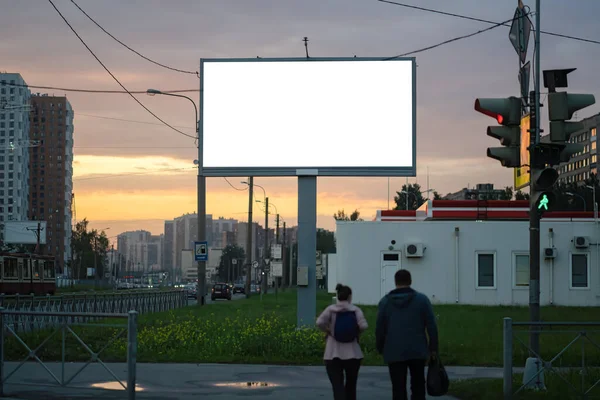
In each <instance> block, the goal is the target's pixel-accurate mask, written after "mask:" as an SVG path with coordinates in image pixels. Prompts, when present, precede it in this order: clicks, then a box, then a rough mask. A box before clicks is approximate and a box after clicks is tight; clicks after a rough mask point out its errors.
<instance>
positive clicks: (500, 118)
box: [496, 114, 504, 124]
mask: <svg viewBox="0 0 600 400" xmlns="http://www.w3.org/2000/svg"><path fill="white" fill-rule="evenodd" d="M496 120H497V121H498V123H499V124H502V121H504V117H503V116H502V115H500V114H498V115H496Z"/></svg>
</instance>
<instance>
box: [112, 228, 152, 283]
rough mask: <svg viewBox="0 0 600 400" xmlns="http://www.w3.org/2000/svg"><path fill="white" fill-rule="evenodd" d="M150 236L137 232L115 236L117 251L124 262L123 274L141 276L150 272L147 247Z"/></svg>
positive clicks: (146, 233) (145, 232) (144, 232)
mask: <svg viewBox="0 0 600 400" xmlns="http://www.w3.org/2000/svg"><path fill="white" fill-rule="evenodd" d="M151 237H152V234H151V233H150V232H148V231H144V230H138V231H130V232H123V233H121V234H119V235H118V236H117V249H118V250H119V253H120V254H121V255H122V256H123V258H124V260H125V265H124V266H122V271H123V273H127V274H136V275H140V276H141V275H142V274H143V273H144V272H148V271H149V270H150V264H149V258H148V246H149V244H150V242H151Z"/></svg>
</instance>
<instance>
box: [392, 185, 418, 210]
mask: <svg viewBox="0 0 600 400" xmlns="http://www.w3.org/2000/svg"><path fill="white" fill-rule="evenodd" d="M407 193H408V194H407ZM396 194H397V196H394V202H396V208H395V209H396V210H406V209H408V210H416V209H417V208H419V207H421V205H422V204H423V203H424V202H425V199H424V198H423V194H422V193H421V185H419V184H418V183H409V184H408V186H407V185H402V190H401V191H399V192H396ZM407 196H408V207H407V202H406V201H407Z"/></svg>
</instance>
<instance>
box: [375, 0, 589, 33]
mask: <svg viewBox="0 0 600 400" xmlns="http://www.w3.org/2000/svg"><path fill="white" fill-rule="evenodd" d="M377 1H378V2H380V3H387V4H391V5H395V6H399V7H405V8H411V9H414V10H419V11H427V12H431V13H434V14H440V15H446V16H449V17H455V18H460V19H466V20H470V21H476V22H483V23H486V24H491V25H497V24H500V25H502V26H507V27H510V25H508V22H510V21H512V20H509V21H507V22H500V23H499V22H495V21H490V20H487V19H483V18H477V17H471V16H468V15H463V14H456V13H451V12H447V11H441V10H436V9H433V8H426V7H420V6H415V5H412V4H406V3H400V2H397V1H391V0H377ZM540 33H541V34H544V35H549V36H555V37H560V38H564V39H571V40H577V41H580V42H586V43H593V44H600V41H598V40H593V39H588V38H582V37H580V36H573V35H565V34H562V33H556V32H549V31H540Z"/></svg>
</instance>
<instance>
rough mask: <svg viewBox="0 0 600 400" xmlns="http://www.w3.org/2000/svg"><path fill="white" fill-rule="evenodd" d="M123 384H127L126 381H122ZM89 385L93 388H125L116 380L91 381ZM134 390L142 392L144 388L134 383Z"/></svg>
mask: <svg viewBox="0 0 600 400" xmlns="http://www.w3.org/2000/svg"><path fill="white" fill-rule="evenodd" d="M124 385H125V386H127V383H126V382H124ZM91 386H92V387H93V388H95V389H105V390H125V388H124V387H123V386H122V385H121V383H120V382H118V381H114V382H98V383H93V384H92V385H91ZM135 391H136V392H142V391H144V388H143V387H141V386H140V385H135Z"/></svg>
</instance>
